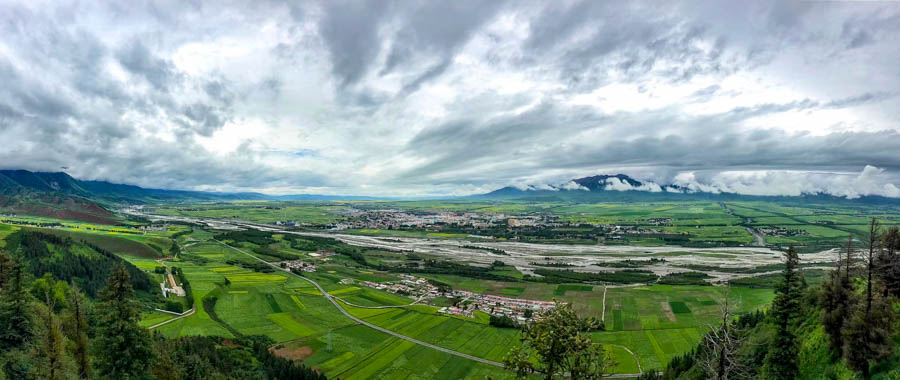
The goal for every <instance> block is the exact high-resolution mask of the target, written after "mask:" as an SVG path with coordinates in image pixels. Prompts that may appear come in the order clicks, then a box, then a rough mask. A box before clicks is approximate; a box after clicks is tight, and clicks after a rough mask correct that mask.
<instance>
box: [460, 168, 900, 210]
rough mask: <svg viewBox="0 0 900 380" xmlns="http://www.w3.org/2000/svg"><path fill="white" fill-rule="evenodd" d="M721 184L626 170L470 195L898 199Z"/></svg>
mask: <svg viewBox="0 0 900 380" xmlns="http://www.w3.org/2000/svg"><path fill="white" fill-rule="evenodd" d="M729 190H731V189H730V188H727V187H726V188H725V189H723V188H722V186H716V185H705V184H698V183H696V182H687V181H684V180H683V178H676V181H674V182H672V183H656V182H653V181H647V180H644V181H641V180H638V179H635V178H632V177H630V176H628V175H626V174H614V175H594V176H590V177H583V178H576V179H573V180H571V181H568V182H564V183H561V184H554V185H549V184H539V185H523V186H506V187H503V188H500V189H497V190H494V191H491V192H489V193H485V194H479V195H474V196H472V197H473V198H483V199H524V200H528V199H532V200H553V199H556V200H563V201H573V202H598V201H622V202H625V201H665V200H668V201H676V200H723V201H724V200H742V199H744V200H760V199H763V200H772V201H777V200H810V201H831V202H839V201H852V202H862V203H870V202H875V203H879V202H886V203H900V199H898V198H896V197H887V196H882V195H860V194H834V193H828V192H825V191H809V192H800V193H799V194H797V195H783V194H779V193H776V194H771V195H767V194H753V193H750V194H745V193H738V192H734V191H729Z"/></svg>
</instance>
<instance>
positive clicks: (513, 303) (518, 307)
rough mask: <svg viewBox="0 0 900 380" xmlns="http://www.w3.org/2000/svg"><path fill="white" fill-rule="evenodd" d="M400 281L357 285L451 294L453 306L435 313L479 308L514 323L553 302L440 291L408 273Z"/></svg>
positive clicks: (427, 295)
mask: <svg viewBox="0 0 900 380" xmlns="http://www.w3.org/2000/svg"><path fill="white" fill-rule="evenodd" d="M401 276H402V278H403V279H402V280H400V281H396V282H394V281H390V282H381V283H378V282H372V281H362V282H360V284H362V285H364V286H367V287H370V288H375V289H379V290H384V291H387V292H391V293H395V294H400V295H403V296H409V297H410V298H414V299H418V298H421V299H434V298H437V297H442V296H443V297H453V298H456V299H459V302H457V303H456V306H447V307H442V308H441V309H440V310H438V312H440V313H444V314H453V315H461V316H466V317H473V316H474V314H473V313H474V311H475V310H479V311H482V312H485V313H488V314H491V315H497V316H507V317H510V318H512V319H515V320H516V321H518V322H520V323H521V322H527V321H529V320H531V319H534V318H536V317H537V316H538V315H539V314H540V313H541V312H543V311H545V310H548V309H551V308H553V307H554V306H555V304H554V303H553V302H551V301H536V300H527V299H521V298H514V297H504V296H496V295H490V294H481V293H475V292H470V291H466V290H451V291H446V292H445V291H442V290H441V289H440V288H438V287H437V286H434V285H432V284H430V283H429V282H428V280H427V279H425V278H421V277H415V276H412V275H408V274H404V275H401Z"/></svg>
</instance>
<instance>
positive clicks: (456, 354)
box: [216, 240, 505, 368]
mask: <svg viewBox="0 0 900 380" xmlns="http://www.w3.org/2000/svg"><path fill="white" fill-rule="evenodd" d="M216 242H218V243H219V244H222V245H224V246H226V247H228V248H231V249H233V250H235V251H238V252H240V253H243V254H245V255H247V256H250V257H252V258H253V259H254V260H256V261H259V262H261V263H264V264H266V265H268V266H271V267H272V268H275V269H277V270H279V271H282V272H287V273H290V274H291V275H293V276H295V277H299V278H302V279H304V280H306V281H309V283H310V284H313V286H315V287H316V289H318V290H319V292H320V293H322V295H323V296H324V297H325V299H327V300H328V301H330V302H331V304H332V305H334V307H336V308H337V309H338V310H339V311H340V312H341V313H342V314H344V315H345V316H346V317H347V318H350V319H351V320H353V321H354V322H356V323H359V324H361V325H363V326H366V327H369V328H371V329H374V330H378V331H381V332H383V333H385V334H388V335H391V336H394V337H397V338H400V339H403V340H406V341H409V342H412V343H415V344H418V345H420V346H425V347H428V348H432V349H435V350H438V351H441V352H444V353H448V354H450V355H455V356H459V357H461V358H465V359H469V360H473V361H476V362H479V363H483V364H487V365H492V366H495V367H500V368H505V366H504V365H503V363H500V362H495V361H493V360H487V359H484V358H479V357H477V356H472V355H469V354H464V353H462V352H459V351H453V350H451V349H447V348H444V347H441V346H435V345H433V344H431V343H426V342H423V341H421V340H418V339H413V338H410V337H408V336H406V335H403V334H399V333H396V332H393V331H391V330H388V329H386V328H384V327H381V326H377V325H373V324H371V323H369V322H366V321H364V320H362V319H359V318H357V317H355V316H353V315H352V314H350V313H349V312H347V310H345V309H344V308H343V307H342V306H341V304H339V303H338V302H337V301H335V299H334V296H332V295H331V294H328V292H326V291H325V289H323V288H322V286H321V285H319V283H317V282H315V281H313V280H312V279H309V278H306V277H303V276H300V275H298V274H296V273H294V272H290V271H286V270H284V269H282V268H281V267H279V266H277V265H275V264H272V263H270V262H268V261H265V260H263V259H260V258H259V257H256V256H254V255H252V254H250V253H247V252H245V251H243V250H241V249H239V248H236V247H232V246H230V245H228V244H225V243H223V242H221V241H219V240H216Z"/></svg>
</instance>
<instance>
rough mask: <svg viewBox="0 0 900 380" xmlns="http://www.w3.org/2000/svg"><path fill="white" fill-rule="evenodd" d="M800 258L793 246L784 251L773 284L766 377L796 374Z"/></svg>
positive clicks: (787, 377)
mask: <svg viewBox="0 0 900 380" xmlns="http://www.w3.org/2000/svg"><path fill="white" fill-rule="evenodd" d="M799 264H800V258H799V256H797V251H796V250H795V249H794V247H790V248H788V250H787V252H785V266H784V272H783V277H782V278H781V280H780V281H779V282H778V284H777V285H776V286H775V294H776V295H775V300H774V301H773V302H772V312H771V314H772V318H773V322H774V324H775V330H776V331H775V339H773V340H772V344H771V346H770V347H769V352H768V353H767V354H766V360H765V362H766V363H765V368H764V369H763V370H764V372H765V374H766V376H765V377H766V378H773V379H794V378H796V377H797V353H798V347H797V337H796V335H795V332H794V324H795V320H796V318H797V316H798V315H799V314H800V312H801V307H802V305H801V303H800V300H801V298H802V297H801V296H802V291H803V284H804V281H803V274H802V273H801V272H800V269H799Z"/></svg>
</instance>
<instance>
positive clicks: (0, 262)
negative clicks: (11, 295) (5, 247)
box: [0, 251, 15, 290]
mask: <svg viewBox="0 0 900 380" xmlns="http://www.w3.org/2000/svg"><path fill="white" fill-rule="evenodd" d="M13 265H15V263H14V262H13V260H12V258H10V257H9V255H8V254H6V252H3V251H0V290H2V289H3V288H4V287H6V283H7V282H8V281H9V277H10V274H11V273H12V272H11V271H10V269H11V268H12V267H13Z"/></svg>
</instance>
